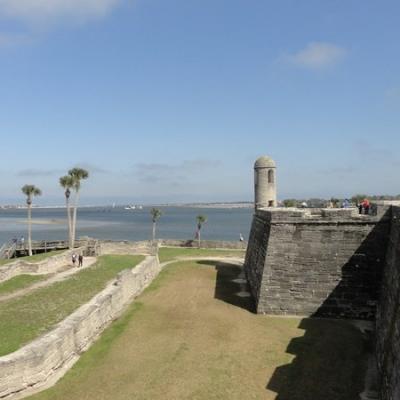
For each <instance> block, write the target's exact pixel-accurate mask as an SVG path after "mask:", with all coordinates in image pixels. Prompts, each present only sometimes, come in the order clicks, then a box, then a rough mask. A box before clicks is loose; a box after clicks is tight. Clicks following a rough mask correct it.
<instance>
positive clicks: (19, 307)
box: [0, 255, 143, 355]
mask: <svg viewBox="0 0 400 400" xmlns="http://www.w3.org/2000/svg"><path fill="white" fill-rule="evenodd" d="M142 260H143V257H142V256H127V255H125V256H116V255H115V256H114V255H107V256H102V257H99V259H98V261H97V262H96V264H94V265H93V266H92V267H89V268H87V269H84V270H82V271H80V272H78V273H76V274H75V275H73V276H71V277H70V278H69V279H67V280H65V281H61V282H56V283H54V284H53V285H51V286H48V287H45V288H42V289H38V290H36V291H34V292H32V293H30V294H27V295H26V296H22V297H20V298H17V299H11V300H8V301H4V302H0V337H1V341H0V355H5V354H8V353H11V352H13V351H15V350H17V349H18V348H20V347H21V346H22V345H24V344H26V343H28V342H29V341H31V340H33V339H34V338H36V337H37V336H39V335H41V334H43V333H44V332H46V331H48V330H49V329H50V328H51V327H53V326H54V325H55V324H56V323H58V322H60V321H61V320H63V319H64V318H65V317H67V316H68V315H69V314H71V313H72V312H73V311H74V310H76V309H77V308H78V307H79V306H81V305H82V304H84V303H86V302H88V301H89V300H90V299H91V298H92V297H93V296H94V295H96V294H97V293H98V292H99V291H100V290H102V289H103V288H104V287H105V285H106V283H107V282H108V281H110V280H111V279H113V278H114V277H115V276H116V275H117V273H118V272H120V271H122V270H124V269H128V268H132V267H134V266H135V265H137V264H138V263H139V262H140V261H142Z"/></svg>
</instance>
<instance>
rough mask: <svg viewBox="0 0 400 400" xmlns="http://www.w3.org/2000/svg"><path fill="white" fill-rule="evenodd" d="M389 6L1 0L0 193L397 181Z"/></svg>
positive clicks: (395, 31)
mask: <svg viewBox="0 0 400 400" xmlns="http://www.w3.org/2000/svg"><path fill="white" fill-rule="evenodd" d="M399 15H400V3H399V2H398V1H380V2H377V1H368V0H367V1H366V0H363V1H361V0H360V1H353V0H348V1H345V2H343V1H341V0H340V1H339V0H338V1H336V0H331V1H321V0H315V1H308V0H304V1H301V2H300V1H298V0H293V1H288V0H280V1H268V0H264V1H262V0H257V1H256V0H254V1H253V0H243V1H239V0H229V1H228V0H226V1H225V0H212V1H211V0H202V1H196V0H193V1H188V0H175V1H167V0H20V1H15V0H0V89H1V92H0V135H1V157H0V204H1V203H4V202H8V201H15V200H18V199H21V201H23V199H22V194H20V188H21V186H22V185H24V184H26V183H32V184H36V185H37V186H39V187H40V188H41V189H42V190H43V196H42V198H41V199H40V201H39V202H40V203H42V204H45V203H53V204H54V203H62V201H63V193H62V190H61V188H59V187H58V178H59V177H60V176H61V175H63V174H65V172H66V171H67V170H68V169H69V168H71V167H73V166H77V165H78V166H83V167H85V168H87V169H88V170H89V171H90V173H91V177H90V179H89V180H88V181H87V182H85V183H84V185H83V187H82V202H83V203H85V202H87V203H88V202H89V203H93V202H98V203H102V202H103V203H104V202H112V201H117V202H119V201H121V202H124V201H129V200H132V201H133V202H139V201H140V202H144V203H145V202H173V201H235V200H251V199H252V198H253V171H252V168H253V163H254V160H255V159H256V158H257V157H258V156H260V155H263V154H267V155H269V156H271V157H272V158H274V159H275V160H276V162H277V165H278V190H279V194H278V196H279V198H281V199H282V198H287V197H313V196H322V197H330V196H350V195H351V194H354V193H357V192H366V193H371V194H380V193H387V194H398V193H400V185H399V178H398V173H397V172H398V169H399V166H400V155H399V151H398V148H399V147H400V134H399V126H400V74H399V71H400V40H399V39H400V25H399V24H398V16H399Z"/></svg>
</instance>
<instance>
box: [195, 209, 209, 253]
mask: <svg viewBox="0 0 400 400" xmlns="http://www.w3.org/2000/svg"><path fill="white" fill-rule="evenodd" d="M196 221H197V232H196V236H197V240H198V242H199V248H200V240H201V238H200V231H201V227H202V226H203V224H205V223H206V222H207V216H205V215H198V216H197V217H196Z"/></svg>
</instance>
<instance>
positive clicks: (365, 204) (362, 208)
mask: <svg viewBox="0 0 400 400" xmlns="http://www.w3.org/2000/svg"><path fill="white" fill-rule="evenodd" d="M370 206H371V205H370V202H369V200H368V199H364V200H363V201H361V202H360V203H359V204H358V212H359V213H360V214H365V215H368V214H369V208H370Z"/></svg>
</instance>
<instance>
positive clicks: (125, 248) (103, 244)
mask: <svg viewBox="0 0 400 400" xmlns="http://www.w3.org/2000/svg"><path fill="white" fill-rule="evenodd" d="M99 246H100V254H139V253H140V254H151V251H152V245H151V241H150V240H143V241H139V242H130V241H128V240H121V241H114V240H102V241H100V242H99Z"/></svg>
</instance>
